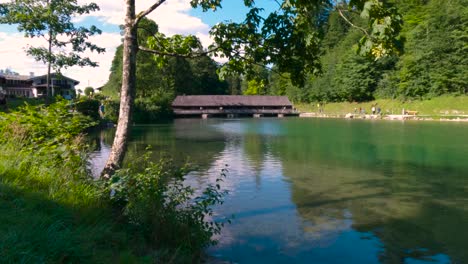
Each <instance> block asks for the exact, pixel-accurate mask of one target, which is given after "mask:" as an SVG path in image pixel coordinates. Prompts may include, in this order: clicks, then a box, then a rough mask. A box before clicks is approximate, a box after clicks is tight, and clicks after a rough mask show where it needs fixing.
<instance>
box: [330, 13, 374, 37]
mask: <svg viewBox="0 0 468 264" xmlns="http://www.w3.org/2000/svg"><path fill="white" fill-rule="evenodd" d="M336 10H338V13H339V14H340V16H341V17H342V18H343V19H344V20H345V21H346V23H348V24H349V25H351V26H352V27H353V28H356V29H358V30H359V31H362V33H364V34H365V35H366V36H367V37H368V38H372V37H371V36H370V35H369V33H368V32H367V30H366V29H364V28H362V27H360V26H356V25H355V24H353V22H351V21H350V20H349V19H348V18H347V17H346V16H345V15H344V14H343V11H342V10H341V9H339V8H337V9H336Z"/></svg>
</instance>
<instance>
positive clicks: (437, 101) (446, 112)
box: [296, 96, 468, 117]
mask: <svg viewBox="0 0 468 264" xmlns="http://www.w3.org/2000/svg"><path fill="white" fill-rule="evenodd" d="M373 104H377V106H378V107H380V108H381V109H382V112H383V113H387V111H388V112H389V113H391V114H392V113H393V114H401V112H402V109H403V108H404V109H406V110H411V111H418V115H426V116H431V117H445V116H448V117H454V116H462V115H468V96H440V97H436V98H433V99H431V100H424V101H420V100H411V101H410V100H408V101H406V102H402V101H398V100H390V99H378V100H375V101H370V102H364V103H348V102H342V103H327V104H325V106H324V113H325V114H327V115H340V116H341V115H346V114H347V113H354V109H355V108H357V109H359V108H360V107H361V108H363V109H365V110H366V112H367V113H370V112H371V107H372V105H373ZM296 108H297V109H298V110H299V111H301V112H317V103H311V104H297V105H296Z"/></svg>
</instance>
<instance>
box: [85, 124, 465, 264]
mask: <svg viewBox="0 0 468 264" xmlns="http://www.w3.org/2000/svg"><path fill="white" fill-rule="evenodd" d="M113 133H114V132H113V130H112V129H111V130H105V131H101V132H99V133H97V134H96V135H95V137H94V142H96V145H97V147H98V148H97V150H96V152H94V153H93V156H92V164H93V167H94V170H95V171H98V170H99V166H102V164H103V162H105V159H106V158H107V155H108V153H109V150H110V145H111V144H112V137H113ZM467 135H468V124H463V123H460V124H459V123H439V122H434V123H432V122H408V121H405V122H399V121H397V122H388V121H377V120H328V119H299V118H288V119H274V118H272V119H257V120H255V119H240V120H235V119H234V120H233V119H230V120H220V119H216V120H199V119H190V120H184V119H178V120H175V121H174V122H173V123H172V124H162V125H147V126H136V127H134V129H133V135H132V139H131V143H130V144H129V156H130V157H132V156H133V157H134V156H138V155H141V153H142V152H143V151H144V149H145V148H146V147H147V146H148V145H151V146H152V147H153V151H154V158H155V159H157V158H159V156H160V155H161V152H165V153H167V154H169V155H171V156H172V157H173V158H174V159H175V161H176V162H178V163H180V164H182V163H183V162H184V161H185V160H186V159H187V157H190V160H191V161H192V162H193V163H194V164H197V165H198V169H197V170H196V171H194V172H192V173H191V174H190V175H188V179H187V182H188V183H189V184H191V185H192V186H195V187H198V188H202V187H203V186H206V184H208V183H212V182H214V180H215V179H216V177H217V176H218V175H219V173H220V171H221V169H222V168H223V167H224V166H225V164H228V165H229V175H228V178H227V179H226V181H225V182H224V187H225V188H227V189H229V190H230V194H229V196H228V197H227V199H226V202H225V204H224V205H222V206H220V207H218V208H216V213H217V216H216V217H217V218H219V219H222V218H224V217H229V216H230V215H232V214H234V215H235V218H234V219H233V224H232V225H227V226H226V227H225V228H224V229H223V233H222V235H221V236H219V237H218V239H219V241H220V242H219V244H218V245H217V246H215V247H212V248H210V249H208V253H209V254H211V255H213V256H215V257H217V258H220V259H224V260H227V261H232V262H235V263H468V250H467V248H468V246H467V244H468V243H467V238H468V162H467V161H466V160H467V158H468V137H467Z"/></svg>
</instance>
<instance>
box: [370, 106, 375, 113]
mask: <svg viewBox="0 0 468 264" xmlns="http://www.w3.org/2000/svg"><path fill="white" fill-rule="evenodd" d="M371 110H372V114H373V115H375V105H372V108H371Z"/></svg>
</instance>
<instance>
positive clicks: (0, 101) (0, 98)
mask: <svg viewBox="0 0 468 264" xmlns="http://www.w3.org/2000/svg"><path fill="white" fill-rule="evenodd" d="M6 109H7V99H6V95H5V94H4V93H3V92H0V110H2V111H5V110H6Z"/></svg>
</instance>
